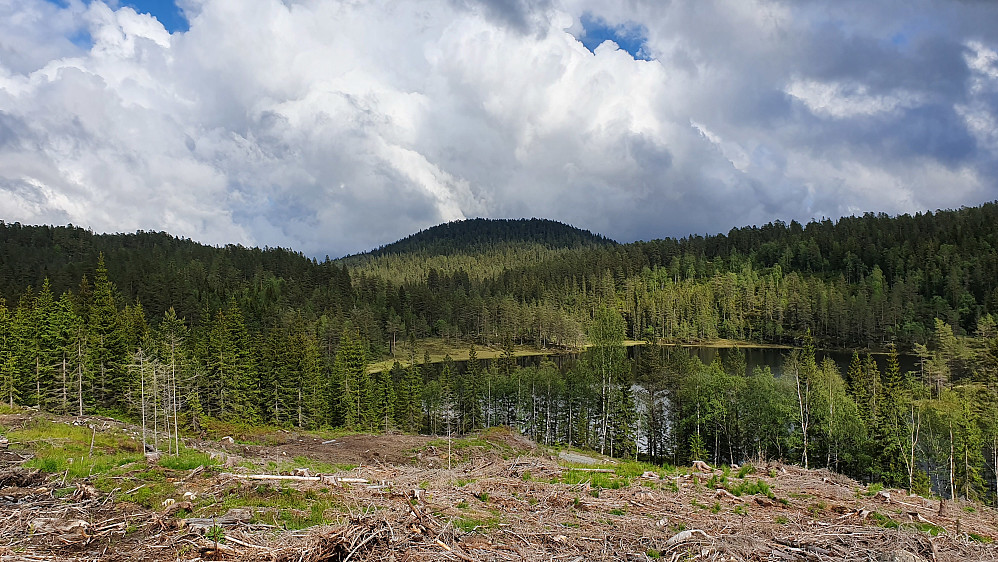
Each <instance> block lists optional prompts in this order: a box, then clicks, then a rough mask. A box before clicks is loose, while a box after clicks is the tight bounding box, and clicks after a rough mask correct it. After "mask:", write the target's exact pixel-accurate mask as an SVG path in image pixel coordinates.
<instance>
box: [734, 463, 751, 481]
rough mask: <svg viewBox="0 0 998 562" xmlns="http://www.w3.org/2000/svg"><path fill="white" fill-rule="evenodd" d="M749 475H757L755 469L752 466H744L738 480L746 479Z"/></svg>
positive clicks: (739, 471) (740, 470)
mask: <svg viewBox="0 0 998 562" xmlns="http://www.w3.org/2000/svg"><path fill="white" fill-rule="evenodd" d="M749 474H755V467H754V466H752V465H751V464H743V465H742V467H741V468H739V469H738V475H737V476H738V478H745V477H746V476H748V475H749Z"/></svg>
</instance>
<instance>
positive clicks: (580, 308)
mask: <svg viewBox="0 0 998 562" xmlns="http://www.w3.org/2000/svg"><path fill="white" fill-rule="evenodd" d="M995 225H998V204H996V203H988V204H985V205H982V206H979V207H972V208H962V209H959V210H948V211H937V212H934V213H919V214H916V215H914V216H910V215H902V216H897V217H889V216H887V215H883V214H879V215H874V214H866V215H864V216H861V217H846V218H842V219H840V220H838V221H835V222H833V221H830V220H822V221H813V222H810V223H808V224H806V225H802V224H800V223H797V222H791V223H789V224H786V223H783V222H779V221H777V222H774V223H770V224H767V225H763V226H759V227H756V226H751V227H744V228H736V229H732V230H731V231H729V232H728V233H727V234H719V235H713V236H690V237H687V238H683V239H675V238H666V239H661V240H653V241H648V242H635V243H630V244H617V243H615V242H613V241H611V240H608V239H606V238H603V237H601V236H599V235H594V234H592V233H589V232H587V231H584V230H580V229H576V228H573V227H571V226H568V225H564V224H561V223H558V222H555V221H546V220H539V219H529V220H527V219H524V220H487V219H474V220H470V221H460V222H454V223H448V224H443V225H439V226H437V227H433V228H430V229H427V230H425V231H423V232H420V233H417V234H415V235H413V236H410V237H408V238H406V239H403V240H400V241H399V242H397V243H395V244H391V245H388V246H384V247H382V248H379V249H378V250H375V251H373V252H371V253H369V254H362V255H358V256H351V257H348V258H344V259H341V260H335V261H330V260H328V259H327V260H323V261H317V260H314V259H311V258H308V257H306V256H304V255H302V254H301V253H298V252H295V251H292V250H285V249H280V248H265V249H260V248H245V247H242V246H238V245H229V246H225V247H212V246H206V245H203V244H198V243H196V242H193V241H191V240H188V239H182V238H176V237H173V236H171V235H169V234H165V233H156V232H137V233H134V234H112V235H100V234H94V233H92V232H90V231H87V230H84V229H82V228H78V227H72V226H69V227H52V226H24V225H20V224H17V223H14V224H8V223H2V222H0V297H3V298H4V299H5V301H6V303H7V305H8V306H15V305H17V304H18V302H19V301H20V300H22V299H23V298H27V299H28V300H27V302H26V305H30V304H31V302H32V299H33V298H34V294H35V293H29V292H27V289H28V288H29V287H32V288H33V289H34V290H35V291H37V290H38V289H39V288H41V286H42V285H43V283H44V281H45V280H46V279H48V281H49V290H50V291H51V292H53V293H54V294H55V295H59V294H62V293H66V292H69V293H72V294H73V295H74V298H77V299H78V300H80V299H85V298H86V295H87V293H88V291H90V290H91V286H90V285H88V283H91V284H92V282H93V278H94V271H95V267H96V264H97V258H98V255H100V254H103V255H104V257H105V264H106V267H107V272H108V277H109V280H110V281H111V282H113V283H114V284H115V287H116V291H117V299H118V305H119V307H123V306H124V305H126V304H129V305H134V304H136V303H138V304H141V305H142V307H143V309H144V312H145V314H146V315H147V316H148V317H149V318H150V322H151V323H153V324H155V323H156V322H158V321H159V319H160V318H162V317H163V314H164V313H165V312H166V311H167V310H168V309H169V308H171V307H172V308H174V310H175V311H176V314H177V315H178V317H180V318H182V319H184V320H186V321H187V322H188V323H190V324H191V325H198V324H200V323H202V322H204V321H207V320H210V319H211V318H213V316H214V315H215V314H216V312H218V311H219V310H223V309H225V308H227V307H229V306H230V301H231V303H234V304H235V305H236V306H238V307H239V309H240V311H241V313H242V314H243V315H244V318H245V321H246V323H247V325H248V326H249V327H250V328H251V329H253V330H256V331H265V330H267V329H270V328H272V327H274V326H275V325H279V324H281V323H282V322H284V321H285V320H286V317H287V316H288V315H289V314H294V315H300V316H301V318H302V319H303V320H304V321H305V322H307V323H309V324H313V323H316V322H321V323H322V325H323V326H324V327H323V330H325V332H326V333H327V334H329V335H330V339H329V341H330V342H332V343H331V344H330V345H331V346H333V344H334V343H335V340H336V339H337V336H336V335H335V334H338V332H339V330H340V329H341V327H342V326H344V325H348V324H349V325H351V326H353V327H355V328H357V329H359V330H360V332H361V336H362V337H363V338H364V340H365V341H366V342H368V345H369V347H370V349H369V351H370V353H371V354H372V355H373V356H379V355H381V354H383V353H385V352H386V351H387V350H388V349H389V348H390V347H391V343H390V342H393V341H396V340H398V339H399V338H404V339H411V338H415V339H420V338H424V337H429V336H442V337H446V338H449V339H454V338H457V339H460V340H464V341H476V342H478V343H480V344H486V345H496V344H499V343H500V342H503V341H505V340H509V339H512V340H514V341H516V342H524V343H535V344H537V345H541V346H545V345H550V344H555V345H575V344H576V343H579V342H580V341H582V340H584V339H585V338H584V335H583V334H584V327H585V325H586V323H587V322H588V321H589V319H590V318H591V316H592V314H593V311H595V310H596V309H598V308H599V307H601V306H608V305H609V306H612V307H614V308H616V309H617V310H618V311H620V313H621V314H622V315H623V317H624V319H625V322H626V327H627V336H628V337H630V338H635V339H665V340H671V341H703V340H711V339H715V338H734V339H742V340H750V341H757V342H779V343H792V342H795V341H798V340H799V338H800V337H802V336H803V335H804V334H805V333H807V332H810V333H811V334H812V335H814V337H815V338H816V339H817V340H818V341H819V342H820V343H821V344H822V345H831V346H841V347H882V346H884V345H885V344H886V343H887V342H890V341H894V342H896V343H898V344H899V345H900V346H902V348H903V349H907V348H910V347H911V346H912V345H913V344H915V343H919V342H925V341H927V339H928V338H929V337H930V335H931V333H932V332H933V331H934V320H935V319H936V318H939V319H941V320H943V321H944V322H946V323H948V324H950V325H952V326H953V328H954V330H956V331H957V333H966V334H971V333H974V332H975V331H976V330H978V329H979V327H980V326H979V325H980V323H981V321H982V319H986V318H989V315H990V314H992V313H994V312H996V311H998V251H996V248H998V227H996V226H995ZM85 278H86V280H85ZM329 349H330V350H332V349H333V347H329Z"/></svg>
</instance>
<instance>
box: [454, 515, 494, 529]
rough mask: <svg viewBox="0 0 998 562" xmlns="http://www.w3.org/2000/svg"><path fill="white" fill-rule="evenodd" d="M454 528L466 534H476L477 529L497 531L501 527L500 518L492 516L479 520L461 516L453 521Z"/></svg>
mask: <svg viewBox="0 0 998 562" xmlns="http://www.w3.org/2000/svg"><path fill="white" fill-rule="evenodd" d="M453 524H454V528H456V529H460V530H462V531H464V532H465V533H471V532H474V531H475V529H479V528H484V529H495V528H497V527H498V526H499V518H498V517H496V516H492V517H489V518H486V519H478V518H475V517H467V516H461V517H458V518H456V519H454V521H453Z"/></svg>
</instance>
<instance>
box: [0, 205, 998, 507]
mask: <svg viewBox="0 0 998 562" xmlns="http://www.w3.org/2000/svg"><path fill="white" fill-rule="evenodd" d="M995 225H998V204H996V203H990V204H986V205H983V206H980V207H973V208H962V209H959V210H945V211H938V212H934V213H924V214H916V215H914V216H911V215H902V216H887V215H882V214H881V215H873V214H867V215H864V216H859V217H847V218H842V219H840V220H838V221H830V220H823V221H815V222H810V223H808V224H799V223H797V222H791V223H789V224H785V223H782V222H775V223H771V224H767V225H765V226H762V227H746V228H738V229H733V230H731V231H730V232H728V233H727V234H723V235H714V236H695V235H694V236H689V237H687V238H683V239H662V240H653V241H648V242H636V243H631V244H618V243H616V242H614V241H612V240H609V239H606V238H603V237H601V236H598V235H594V234H591V233H589V232H586V231H582V230H578V229H575V228H572V227H570V226H567V225H564V224H560V223H556V222H553V221H546V220H538V219H531V220H508V221H507V220H485V219H475V220H468V221H461V222H454V223H448V224H444V225H440V226H438V227H434V228H431V229H428V230H426V231H423V232H420V233H417V234H414V235H413V236H411V237H409V238H406V239H404V240H401V241H399V242H397V243H395V244H391V245H388V246H384V247H381V248H378V249H376V250H374V251H372V252H369V253H366V254H361V255H354V256H347V257H344V258H340V259H335V260H334V259H330V258H328V257H326V258H325V259H323V260H318V259H314V258H309V257H306V256H304V255H303V254H301V253H297V252H295V251H293V250H289V249H284V248H246V247H242V246H236V245H230V246H225V247H212V246H206V245H202V244H198V243H196V242H193V241H191V240H188V239H182V238H176V237H173V236H171V235H169V234H166V233H159V232H142V231H140V232H136V233H134V234H114V235H100V234H94V233H93V232H90V231H88V230H84V229H81V228H78V227H73V226H66V227H62V226H25V225H21V224H18V223H13V224H10V223H0V398H2V400H3V402H4V403H5V404H8V405H9V406H13V405H23V406H29V407H34V408H38V409H39V410H42V411H46V412H53V413H60V414H68V415H84V414H92V413H97V414H108V415H115V416H122V417H125V418H129V419H133V420H138V419H140V418H144V419H146V420H148V422H147V424H148V425H149V427H151V428H154V429H153V430H154V432H155V433H156V435H157V437H158V436H162V437H158V439H160V440H162V441H163V442H164V444H168V443H169V442H170V439H174V440H176V438H177V435H178V434H180V433H195V434H196V433H197V432H198V431H199V428H200V427H201V426H202V425H203V424H204V423H205V421H206V420H209V419H218V420H227V421H233V422H239V423H245V424H267V425H272V426H284V427H301V428H320V427H344V428H349V429H353V430H358V431H366V432H393V431H401V432H413V433H416V432H420V433H429V434H436V435H444V434H466V433H469V432H473V431H476V430H478V429H482V428H486V427H492V426H500V425H502V426H510V427H512V428H515V429H516V430H518V431H520V432H522V433H523V434H524V435H527V436H529V437H530V438H531V439H533V440H535V441H537V442H539V443H543V444H550V445H558V444H563V445H571V446H575V447H582V448H588V449H591V450H596V451H599V452H601V453H605V454H609V455H612V456H617V457H625V458H639V459H643V460H648V461H651V462H658V463H666V462H668V463H673V464H676V463H687V462H690V461H692V460H697V459H704V460H708V461H710V462H714V463H740V462H744V461H746V460H750V459H780V460H783V461H786V462H793V463H798V464H800V465H802V466H805V467H811V468H814V467H828V468H830V469H832V470H835V471H838V472H841V473H845V474H848V475H850V476H852V477H854V478H857V479H860V480H862V481H866V482H882V483H884V484H885V485H890V486H896V487H901V488H906V489H909V490H913V491H917V492H920V493H929V492H932V493H936V494H939V495H942V496H944V497H952V498H955V497H966V498H969V499H976V500H984V501H988V502H995V501H998V495H996V492H998V325H996V321H995V315H996V314H998V251H996V248H998V228H996V227H995ZM429 339H434V340H439V341H442V342H445V344H446V345H447V346H449V347H450V348H451V349H454V350H462V351H463V352H466V353H467V354H468V355H469V356H470V357H469V359H468V361H466V362H465V361H461V362H455V361H452V360H450V358H449V357H447V358H444V359H443V360H442V361H437V360H431V358H430V356H429V353H427V352H426V350H425V348H424V347H423V342H425V341H428V340H429ZM728 341H731V342H739V343H740V344H741V345H760V346H762V345H768V346H781V348H782V349H784V360H783V364H782V368H781V370H780V372H773V371H772V370H770V369H769V368H766V367H758V368H754V369H752V370H751V371H750V372H747V368H746V363H745V359H744V356H743V355H741V354H740V353H739V352H737V351H723V352H721V353H720V354H719V355H718V359H717V360H715V361H713V362H710V363H708V364H705V363H704V362H702V361H701V360H700V359H698V358H697V356H696V355H695V354H692V353H690V352H688V351H687V350H686V349H684V348H683V347H682V345H689V344H705V343H706V344H715V345H721V346H722V347H723V346H724V345H725V342H728ZM638 342H641V345H636V344H637V343H638ZM523 347H529V348H531V349H534V350H537V351H538V352H542V353H550V354H551V355H557V354H559V353H569V352H571V353H576V354H577V360H572V361H564V362H559V363H556V362H555V361H552V360H550V359H544V360H541V361H539V362H537V363H536V364H530V365H524V364H523V363H522V362H519V361H517V358H516V357H515V353H514V351H515V350H516V349H519V348H523ZM485 349H490V350H496V351H497V352H498V358H496V359H494V360H489V361H485V360H482V359H478V353H479V352H480V351H482V350H485ZM828 349H836V350H847V351H848V352H850V353H851V354H852V361H851V362H850V364H849V365H848V368H840V367H839V366H838V365H837V364H836V363H835V362H834V361H832V360H830V359H827V358H826V359H821V357H822V354H821V353H820V351H821V350H828ZM900 356H906V357H912V358H914V359H913V360H912V361H911V362H912V364H914V365H915V366H916V367H915V368H914V369H902V368H901V361H900V360H899V357H900ZM573 357H576V355H573ZM878 358H879V360H878ZM386 360H387V361H388V364H389V365H391V366H390V367H388V368H377V369H375V368H373V367H372V364H373V363H375V362H382V361H386ZM171 436H172V437H171ZM160 446H163V445H160Z"/></svg>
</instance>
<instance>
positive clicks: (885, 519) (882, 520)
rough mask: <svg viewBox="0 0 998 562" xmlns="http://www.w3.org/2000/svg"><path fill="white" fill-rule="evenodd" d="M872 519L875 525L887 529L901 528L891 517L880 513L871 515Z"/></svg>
mask: <svg viewBox="0 0 998 562" xmlns="http://www.w3.org/2000/svg"><path fill="white" fill-rule="evenodd" d="M870 519H872V520H873V522H874V523H876V524H877V525H879V526H880V527H883V528H885V529H897V528H898V527H899V526H900V525H899V524H898V522H897V521H895V520H893V519H891V517H890V516H889V515H884V514H883V513H880V512H879V511H874V512H873V513H871V514H870Z"/></svg>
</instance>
